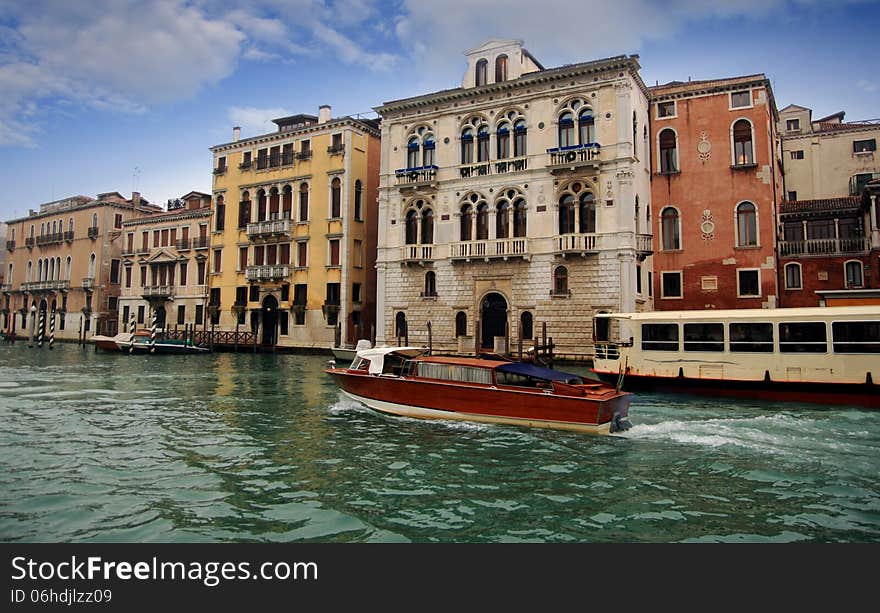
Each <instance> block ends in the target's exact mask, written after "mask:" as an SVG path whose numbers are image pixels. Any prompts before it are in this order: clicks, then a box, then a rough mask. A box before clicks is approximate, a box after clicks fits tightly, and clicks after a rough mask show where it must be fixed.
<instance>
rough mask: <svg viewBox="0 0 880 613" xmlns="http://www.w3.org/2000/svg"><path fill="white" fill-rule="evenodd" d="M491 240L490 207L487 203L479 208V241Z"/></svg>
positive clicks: (483, 203)
mask: <svg viewBox="0 0 880 613" xmlns="http://www.w3.org/2000/svg"><path fill="white" fill-rule="evenodd" d="M488 238H489V205H488V204H486V203H485V202H482V203H480V204H479V205H478V206H477V240H488Z"/></svg>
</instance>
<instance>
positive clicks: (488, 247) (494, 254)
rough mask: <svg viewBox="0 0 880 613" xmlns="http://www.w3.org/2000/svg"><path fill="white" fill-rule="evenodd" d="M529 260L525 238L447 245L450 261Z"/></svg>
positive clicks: (462, 242) (527, 243)
mask: <svg viewBox="0 0 880 613" xmlns="http://www.w3.org/2000/svg"><path fill="white" fill-rule="evenodd" d="M512 257H514V258H523V259H529V242H528V239H527V238H525V237H517V238H495V239H486V240H476V241H461V242H458V243H451V244H450V245H449V258H450V259H451V260H453V261H454V260H465V261H467V260H480V259H481V260H489V259H492V258H503V259H505V260H506V259H508V258H512Z"/></svg>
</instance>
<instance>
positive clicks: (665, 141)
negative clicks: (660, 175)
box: [659, 128, 678, 172]
mask: <svg viewBox="0 0 880 613" xmlns="http://www.w3.org/2000/svg"><path fill="white" fill-rule="evenodd" d="M659 140H660V172H678V144H677V139H676V137H675V132H673V131H672V130H671V129H670V128H665V129H663V130H660V135H659Z"/></svg>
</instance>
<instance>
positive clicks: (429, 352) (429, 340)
mask: <svg viewBox="0 0 880 613" xmlns="http://www.w3.org/2000/svg"><path fill="white" fill-rule="evenodd" d="M431 349H432V338H431V322H430V321H429V322H428V355H431Z"/></svg>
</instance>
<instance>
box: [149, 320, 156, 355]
mask: <svg viewBox="0 0 880 613" xmlns="http://www.w3.org/2000/svg"><path fill="white" fill-rule="evenodd" d="M150 353H156V311H153V326H152V328H151V329H150Z"/></svg>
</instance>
